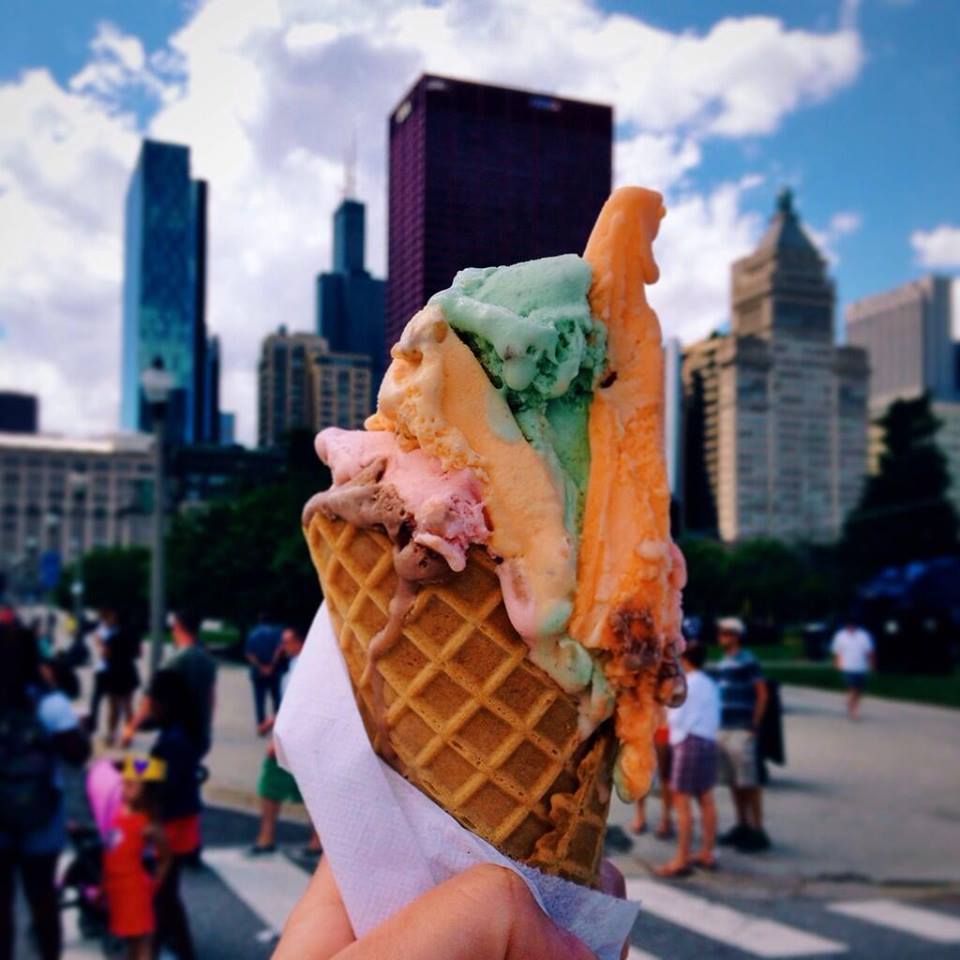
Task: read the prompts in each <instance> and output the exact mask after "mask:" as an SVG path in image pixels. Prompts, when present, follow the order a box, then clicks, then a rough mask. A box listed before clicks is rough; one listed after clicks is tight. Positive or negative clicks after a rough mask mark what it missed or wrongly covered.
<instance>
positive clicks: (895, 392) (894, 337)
mask: <svg viewBox="0 0 960 960" xmlns="http://www.w3.org/2000/svg"><path fill="white" fill-rule="evenodd" d="M952 284H953V281H952V280H951V279H950V278H949V277H940V276H935V275H930V276H927V277H922V278H921V279H919V280H914V281H912V282H911V283H905V284H904V285H903V286H901V287H897V288H896V289H895V290H890V291H888V292H885V293H878V294H874V295H873V296H870V297H864V299H862V300H857V301H856V302H855V303H852V304H850V306H849V307H848V308H847V314H846V319H847V339H848V340H849V341H850V342H851V343H854V344H857V346H860V347H863V348H864V350H866V351H867V353H868V354H869V356H870V369H871V371H872V378H871V381H870V404H871V406H872V407H874V408H875V409H879V408H881V407H885V406H886V405H887V404H888V403H890V401H891V400H895V399H896V398H897V397H904V398H910V397H916V396H918V395H919V394H921V393H924V392H929V393H930V395H931V396H932V397H933V399H934V400H958V399H960V392H958V387H960V384H958V383H957V371H956V360H955V357H956V354H955V350H954V342H953V329H952V328H953V304H952Z"/></svg>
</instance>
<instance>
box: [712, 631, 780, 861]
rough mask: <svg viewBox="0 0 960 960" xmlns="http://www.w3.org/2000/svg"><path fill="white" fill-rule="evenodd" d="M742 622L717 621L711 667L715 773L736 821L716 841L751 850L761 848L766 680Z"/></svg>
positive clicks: (766, 842) (765, 840) (764, 839)
mask: <svg viewBox="0 0 960 960" xmlns="http://www.w3.org/2000/svg"><path fill="white" fill-rule="evenodd" d="M743 633H744V626H743V623H742V621H741V620H739V619H738V618H737V617H726V618H724V619H722V620H720V621H719V622H718V624H717V639H718V641H719V643H720V648H721V649H722V650H723V659H722V660H721V661H720V663H719V664H717V666H716V667H715V668H714V669H713V671H712V673H713V677H714V679H715V680H716V682H717V686H718V687H719V689H720V732H719V735H718V737H717V746H718V747H719V750H720V775H721V778H722V779H723V781H724V782H725V783H726V784H727V785H728V786H729V787H730V792H731V794H732V796H733V803H734V807H735V808H736V814H737V823H736V825H735V826H734V827H733V829H732V830H728V831H727V832H726V833H724V834H722V835H721V836H720V837H719V838H718V842H719V843H722V844H726V845H728V846H730V845H732V846H735V847H737V849H738V850H741V851H743V852H747V853H753V852H756V851H759V850H766V849H767V848H768V847H769V846H770V838H769V837H768V836H767V834H766V832H765V831H764V829H763V799H762V794H761V789H760V762H759V757H758V755H757V731H758V730H759V728H760V723H761V721H762V720H763V715H764V712H765V711H766V709H767V685H766V682H765V681H764V679H763V673H762V672H761V670H760V664H759V662H758V661H757V658H756V657H755V656H754V655H753V654H752V653H750V652H749V651H748V650H744V649H743V647H742V646H741V644H742V641H743Z"/></svg>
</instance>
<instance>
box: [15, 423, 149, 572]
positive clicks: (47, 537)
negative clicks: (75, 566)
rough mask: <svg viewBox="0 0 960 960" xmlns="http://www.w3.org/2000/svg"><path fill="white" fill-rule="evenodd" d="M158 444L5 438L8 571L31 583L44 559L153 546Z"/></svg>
mask: <svg viewBox="0 0 960 960" xmlns="http://www.w3.org/2000/svg"><path fill="white" fill-rule="evenodd" d="M152 443H153V440H152V437H151V436H147V435H143V434H132V435H128V434H124V435H120V436H116V437H107V438H104V439H99V440H76V439H68V438H64V437H53V436H44V435H37V434H34V435H25V434H16V433H0V524H2V526H0V574H3V575H4V576H5V578H6V579H7V580H8V581H10V580H18V581H19V582H20V583H21V584H24V583H27V584H30V583H31V581H32V580H34V579H35V578H36V575H37V569H38V563H39V561H40V557H41V556H42V555H43V554H46V553H50V552H55V553H57V554H58V555H59V556H60V557H61V558H62V560H63V561H64V562H65V563H70V562H71V561H73V560H75V559H76V557H77V556H78V555H79V554H80V553H83V552H86V551H87V550H90V549H92V548H94V547H111V546H131V545H136V544H141V545H144V546H146V545H147V544H149V542H150V531H151V529H152V528H151V522H152V521H151V512H150V502H151V498H152V491H153V454H152Z"/></svg>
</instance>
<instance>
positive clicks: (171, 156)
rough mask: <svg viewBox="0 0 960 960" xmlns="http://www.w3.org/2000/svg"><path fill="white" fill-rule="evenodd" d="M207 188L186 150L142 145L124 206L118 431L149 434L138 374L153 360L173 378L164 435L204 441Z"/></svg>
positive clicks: (183, 440) (153, 143) (174, 439)
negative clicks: (195, 174) (194, 176)
mask: <svg viewBox="0 0 960 960" xmlns="http://www.w3.org/2000/svg"><path fill="white" fill-rule="evenodd" d="M206 232H207V185H206V183H205V182H204V181H202V180H191V179H190V151H189V149H188V148H187V147H183V146H178V145H176V144H171V143H160V142H158V141H155V140H144V141H143V145H142V147H141V149H140V157H139V159H138V161H137V166H136V169H135V170H134V173H133V177H132V179H131V181H130V187H129V190H128V192H127V202H126V227H125V252H124V258H125V259H124V289H123V382H122V400H121V415H120V422H121V426H122V427H123V428H124V429H127V430H147V429H149V426H150V424H149V417H150V414H149V408H148V406H147V404H146V402H145V399H144V397H143V395H142V391H141V387H140V374H141V373H142V371H143V370H144V369H145V368H146V367H148V366H149V365H150V364H151V363H152V362H153V360H154V358H156V357H160V358H161V359H162V360H163V362H164V366H165V367H166V368H167V370H169V371H170V373H171V375H172V376H173V382H174V390H173V393H172V395H171V398H170V406H169V411H168V415H167V416H168V433H169V436H170V439H171V441H172V442H174V443H198V442H202V441H203V440H204V439H206V438H205V435H204V420H205V412H204V382H205V380H206V378H207V369H206V362H205V353H206V343H207V340H206V323H205V310H206V305H205V301H206Z"/></svg>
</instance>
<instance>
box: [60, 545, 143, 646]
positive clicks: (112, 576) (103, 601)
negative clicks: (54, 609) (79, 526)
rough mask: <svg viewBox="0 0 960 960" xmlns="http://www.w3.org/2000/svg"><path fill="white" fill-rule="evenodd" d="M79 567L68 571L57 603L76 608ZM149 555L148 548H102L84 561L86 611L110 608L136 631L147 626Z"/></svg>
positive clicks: (66, 570) (90, 553)
mask: <svg viewBox="0 0 960 960" xmlns="http://www.w3.org/2000/svg"><path fill="white" fill-rule="evenodd" d="M76 575H77V568H76V565H72V566H69V567H67V568H66V569H65V570H64V572H63V574H62V575H61V577H60V583H59V584H58V586H57V602H58V603H59V605H60V606H62V607H66V608H69V607H71V606H72V604H73V597H72V594H71V593H70V585H71V584H72V583H73V581H74V579H75V578H76ZM149 577H150V551H149V550H147V549H146V548H145V547H99V548H97V549H95V550H91V551H90V552H89V553H87V554H84V557H83V602H84V605H85V606H87V607H93V608H95V609H96V608H99V607H110V608H112V609H114V610H116V611H117V613H119V614H120V617H121V619H123V620H125V621H126V622H127V623H129V624H130V625H131V626H133V627H134V628H135V629H138V630H140V629H143V627H144V626H145V624H146V622H147V609H148V598H149V587H148V580H149Z"/></svg>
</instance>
